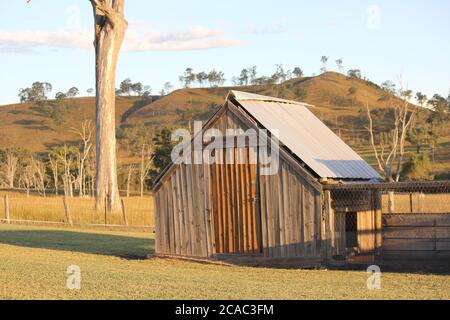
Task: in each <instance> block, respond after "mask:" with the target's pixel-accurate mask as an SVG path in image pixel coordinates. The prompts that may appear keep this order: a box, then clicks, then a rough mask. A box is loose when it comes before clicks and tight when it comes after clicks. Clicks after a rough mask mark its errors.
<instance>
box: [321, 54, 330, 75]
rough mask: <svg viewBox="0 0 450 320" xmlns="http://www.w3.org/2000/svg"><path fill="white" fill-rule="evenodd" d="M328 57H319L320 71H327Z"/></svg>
mask: <svg viewBox="0 0 450 320" xmlns="http://www.w3.org/2000/svg"><path fill="white" fill-rule="evenodd" d="M328 59H329V57H327V56H322V57H321V58H320V61H321V62H322V64H323V67H322V69H321V71H322V72H327V62H328Z"/></svg>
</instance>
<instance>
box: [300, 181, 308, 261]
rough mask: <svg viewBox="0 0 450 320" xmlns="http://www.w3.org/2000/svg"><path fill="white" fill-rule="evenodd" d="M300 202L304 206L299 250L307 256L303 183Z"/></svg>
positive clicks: (303, 208) (304, 208)
mask: <svg viewBox="0 0 450 320" xmlns="http://www.w3.org/2000/svg"><path fill="white" fill-rule="evenodd" d="M299 191H300V197H301V198H300V202H301V208H302V214H301V222H300V226H301V228H302V229H301V237H300V239H301V242H300V246H299V250H300V252H301V255H302V256H307V231H306V229H307V220H306V218H307V211H306V197H305V186H304V185H303V184H300V190H299Z"/></svg>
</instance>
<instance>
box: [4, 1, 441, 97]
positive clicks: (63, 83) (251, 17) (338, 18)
mask: <svg viewBox="0 0 450 320" xmlns="http://www.w3.org/2000/svg"><path fill="white" fill-rule="evenodd" d="M125 15H126V19H127V20H128V22H129V28H128V30H127V33H126V36H125V40H124V44H123V47H122V52H121V54H120V58H119V64H118V70H117V82H118V83H120V81H121V80H123V79H125V78H131V80H132V81H140V82H142V83H144V84H146V85H150V86H151V87H152V89H153V93H155V94H156V93H158V92H159V91H160V90H161V89H162V88H163V85H164V83H165V82H171V83H172V84H173V85H174V86H175V87H179V86H180V83H179V80H178V77H179V75H181V74H182V73H183V72H184V70H185V69H186V67H192V68H193V69H194V71H197V72H198V71H209V70H211V69H217V70H221V71H223V72H224V73H225V77H226V78H227V79H228V80H231V79H232V77H233V76H237V75H239V73H240V71H241V70H242V69H243V68H247V67H251V66H254V65H256V66H257V67H258V73H259V75H270V74H272V73H273V72H274V71H275V68H276V67H275V65H277V64H282V65H283V66H284V67H285V69H293V68H294V67H297V66H298V67H301V68H302V69H303V70H304V72H305V75H307V76H310V75H314V74H319V73H320V68H321V67H322V63H321V61H320V58H321V57H322V56H328V57H329V63H328V66H327V67H328V69H329V70H337V66H336V64H335V60H337V59H339V58H342V59H343V62H344V63H343V64H344V67H345V69H346V70H348V69H360V70H361V72H362V74H363V76H365V77H367V78H369V79H370V80H372V81H373V82H376V83H381V82H383V81H385V80H391V81H393V82H396V83H397V82H398V79H399V77H400V76H401V78H402V79H403V84H404V86H405V87H407V88H408V89H411V90H413V91H415V92H416V91H421V92H423V93H426V94H427V95H428V96H432V95H433V94H435V93H439V94H441V95H443V96H447V95H448V93H449V90H450V59H449V57H450V41H449V39H450V1H448V0H429V1H425V0H423V1H419V0H416V1H411V0H396V1H376V0H373V1H364V0H344V1H331V0H330V1H325V0H322V1H321V0H319V1H303V0H258V1H256V0H247V1H242V0H240V1H237V0H227V1H211V0H208V1H206V0H192V1H186V0H184V1H182V0H172V1H148V0H127V1H126V5H125ZM0 21H1V23H0V104H7V103H16V102H18V101H19V98H18V96H17V94H18V91H19V89H20V88H24V87H29V86H31V84H32V83H33V82H34V81H46V82H50V83H51V84H52V85H53V91H52V93H51V94H50V95H51V96H54V94H55V93H56V92H58V91H62V92H66V91H67V90H68V89H69V88H70V87H73V86H76V87H78V88H79V89H80V92H81V93H82V94H83V95H85V94H86V89H88V88H92V87H94V81H95V73H94V51H93V46H92V41H93V18H92V7H91V4H90V2H89V1H88V0H58V1H55V0H33V1H32V2H31V3H29V4H27V3H26V1H25V0H14V1H11V0H0ZM229 83H230V81H229ZM117 86H118V84H117Z"/></svg>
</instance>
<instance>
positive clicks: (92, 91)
mask: <svg viewBox="0 0 450 320" xmlns="http://www.w3.org/2000/svg"><path fill="white" fill-rule="evenodd" d="M86 93H87V94H88V95H89V96H91V95H92V94H93V93H94V89H92V88H89V89H87V90H86Z"/></svg>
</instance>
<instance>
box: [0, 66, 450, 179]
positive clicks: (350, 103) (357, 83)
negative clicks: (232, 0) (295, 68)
mask: <svg viewBox="0 0 450 320" xmlns="http://www.w3.org/2000/svg"><path fill="white" fill-rule="evenodd" d="M233 89H236V90H241V91H247V92H252V93H258V94H263V95H269V96H277V97H281V98H286V99H292V100H298V101H304V102H307V103H310V104H313V105H314V106H315V107H314V108H312V109H311V111H312V112H314V113H315V114H316V115H317V116H318V117H319V118H320V119H322V120H323V121H324V122H325V123H326V124H327V125H328V126H330V127H331V128H332V129H333V130H334V131H335V132H336V133H337V134H339V135H340V136H341V137H342V138H343V139H344V140H345V141H346V142H347V143H349V144H350V145H351V146H352V147H353V148H354V149H355V150H356V151H358V152H359V153H360V154H361V155H362V156H363V157H364V158H365V159H367V160H368V161H369V162H370V163H371V164H374V159H373V156H372V150H371V148H370V147H369V145H368V143H367V140H365V139H363V138H365V137H366V136H367V133H366V131H365V129H364V122H365V115H364V114H361V111H364V102H365V101H366V99H367V101H368V102H369V105H370V106H371V108H372V109H384V108H387V105H386V103H385V102H383V101H380V99H379V98H380V97H381V96H382V95H383V91H382V90H381V89H380V88H379V87H378V86H376V85H374V84H371V83H369V82H365V81H363V80H358V79H351V78H348V77H346V76H344V75H341V74H338V73H334V72H328V73H325V74H322V75H320V76H317V77H305V78H297V79H292V80H289V81H287V82H285V83H283V84H281V85H272V86H248V87H235V88H233V87H224V88H193V89H191V88H188V89H180V90H176V91H174V92H172V93H171V94H169V95H167V96H164V97H152V99H150V100H151V101H142V100H141V99H140V98H138V97H118V98H117V113H116V121H117V125H118V126H121V127H130V126H135V125H136V124H138V123H145V124H146V125H147V126H152V127H154V128H156V129H157V128H161V127H164V126H166V127H180V126H183V127H187V126H188V122H189V121H190V120H192V119H195V120H206V119H208V118H209V116H210V115H211V114H212V113H214V111H215V110H217V108H218V107H219V106H220V105H221V104H222V103H223V102H224V100H225V97H226V95H227V93H228V91H229V90H233ZM150 102H151V103H150ZM94 105H95V100H94V98H93V97H88V98H77V99H70V101H69V102H68V105H67V112H65V113H64V115H63V119H62V121H61V123H60V124H56V123H55V121H54V119H52V118H51V117H50V116H49V115H48V114H47V112H46V111H45V109H44V108H43V107H40V106H37V105H35V104H32V103H24V104H15V105H7V106H0V131H1V132H2V135H0V146H10V145H16V146H21V147H24V148H28V149H30V150H32V151H36V152H45V151H46V150H48V149H49V148H50V147H52V146H54V145H60V144H62V143H73V142H74V141H75V140H76V136H75V135H74V134H72V133H71V132H70V128H73V127H79V126H80V124H81V122H82V121H83V120H84V119H92V120H94ZM423 112H428V111H423ZM410 148H411V149H412V148H413V147H412V146H411V147H410ZM435 160H436V162H435V163H434V164H433V171H434V173H435V174H438V175H441V174H445V173H448V172H450V128H446V129H445V130H444V134H443V137H442V139H441V142H440V147H439V148H438V150H437V152H436V158H435Z"/></svg>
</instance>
